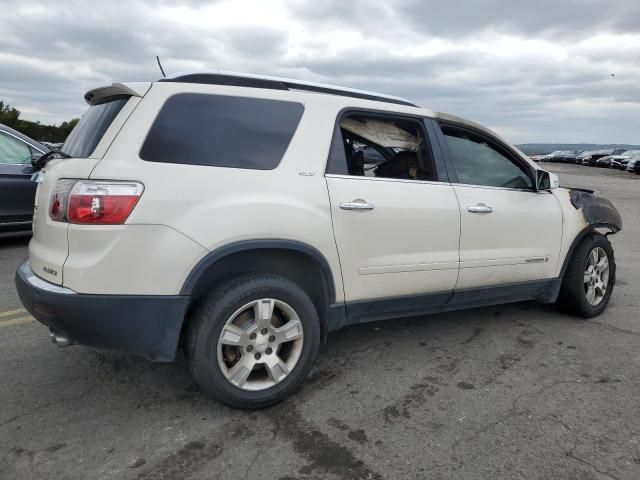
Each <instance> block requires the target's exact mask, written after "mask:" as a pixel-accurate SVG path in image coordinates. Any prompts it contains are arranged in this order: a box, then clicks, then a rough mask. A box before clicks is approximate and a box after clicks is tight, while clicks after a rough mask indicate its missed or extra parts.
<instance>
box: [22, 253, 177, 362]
mask: <svg viewBox="0 0 640 480" xmlns="http://www.w3.org/2000/svg"><path fill="white" fill-rule="evenodd" d="M16 287H17V290H18V295H19V296H20V300H21V301H22V304H23V305H24V307H25V308H26V309H27V311H28V312H29V313H30V314H31V315H33V316H34V317H35V318H36V319H37V320H38V321H39V322H40V323H42V324H44V325H46V326H48V327H49V328H51V329H52V330H53V331H54V332H56V333H59V334H61V335H64V336H65V337H67V338H69V339H70V340H72V341H74V342H76V343H80V344H83V345H88V346H92V347H97V348H103V349H107V350H118V351H121V352H127V353H133V354H135V355H139V356H141V357H144V358H147V359H149V360H154V361H160V362H169V361H171V360H173V359H174V357H175V353H176V349H177V346H178V339H179V338H180V330H181V328H182V322H183V320H184V317H185V313H186V311H187V307H188V304H189V297H188V296H181V295H175V296H170V295H91V294H83V293H76V292H74V291H73V290H70V289H68V288H64V287H60V286H58V285H54V284H52V283H49V282H47V281H45V280H42V279H41V278H39V277H37V276H36V275H35V274H34V273H33V271H32V270H31V267H30V266H29V262H24V263H23V264H22V265H20V267H19V268H18V271H17V272H16Z"/></svg>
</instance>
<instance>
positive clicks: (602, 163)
mask: <svg viewBox="0 0 640 480" xmlns="http://www.w3.org/2000/svg"><path fill="white" fill-rule="evenodd" d="M612 160H613V155H607V156H606V157H602V158H599V159H598V160H596V167H598V168H609V167H611V161H612Z"/></svg>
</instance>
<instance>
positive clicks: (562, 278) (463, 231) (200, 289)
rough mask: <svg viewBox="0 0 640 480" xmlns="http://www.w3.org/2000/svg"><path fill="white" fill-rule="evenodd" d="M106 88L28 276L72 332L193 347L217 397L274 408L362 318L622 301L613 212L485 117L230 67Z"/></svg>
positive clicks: (24, 295)
mask: <svg viewBox="0 0 640 480" xmlns="http://www.w3.org/2000/svg"><path fill="white" fill-rule="evenodd" d="M85 100H86V101H87V103H88V104H89V105H90V107H89V110H88V111H87V113H85V115H84V116H83V117H82V120H81V121H80V123H79V124H78V125H77V126H76V128H75V129H74V130H73V132H72V133H71V135H70V136H69V138H68V139H67V141H66V142H65V144H64V146H63V147H62V154H63V155H64V156H65V157H69V158H64V159H55V160H51V161H50V162H49V163H48V164H47V165H46V166H45V168H44V169H43V170H42V171H41V172H40V173H38V174H36V175H35V178H34V180H35V181H36V182H38V190H37V198H36V207H35V212H34V222H33V223H34V234H33V239H32V240H31V243H30V244H29V259H28V261H27V262H25V263H24V264H22V265H21V266H20V267H19V269H18V272H17V274H16V284H17V288H18V292H19V295H20V298H21V300H22V302H23V304H24V306H25V307H26V308H27V310H28V311H29V312H30V313H31V314H32V315H33V316H34V317H35V318H36V319H38V320H39V321H40V322H42V323H43V324H45V325H47V326H48V327H49V328H50V329H51V335H52V338H53V340H54V341H55V342H57V343H59V344H61V345H66V344H70V343H74V342H77V343H80V344H84V345H90V346H93V347H99V348H106V349H115V350H120V351H124V352H130V353H133V354H137V355H140V356H142V357H145V358H147V359H151V360H156V361H163V362H167V361H172V360H173V359H174V357H175V354H176V350H177V349H178V347H179V346H183V347H184V348H185V350H186V353H187V357H188V359H189V365H190V369H191V372H192V374H193V376H194V378H195V380H196V381H197V383H198V384H199V386H200V387H201V389H202V390H203V391H204V392H205V393H206V394H207V395H209V396H211V397H213V398H215V399H217V400H219V401H221V402H223V403H225V404H227V405H231V406H234V407H244V408H260V407H264V406H267V405H270V404H273V403H275V402H277V401H279V400H281V399H283V398H284V397H285V396H287V395H289V394H290V393H291V392H292V391H293V390H294V389H295V388H296V387H297V386H299V385H300V384H301V383H302V382H303V380H304V379H305V377H306V375H307V374H308V372H309V370H310V368H311V366H312V364H313V361H314V359H315V357H316V355H317V353H318V349H319V346H320V344H321V342H322V341H323V340H324V339H325V338H326V335H327V332H329V331H332V330H337V329H339V328H341V327H344V326H345V325H350V324H355V323H363V322H369V321H373V320H381V319H391V318H399V317H404V316H413V315H422V314H427V313H437V312H443V311H448V310H457V309H463V308H470V307H477V306H483V305H490V304H498V303H505V302H515V301H521V300H530V299H535V300H538V301H540V302H544V303H552V302H558V303H559V305H560V306H562V307H563V308H564V309H566V310H567V311H569V312H572V313H574V314H577V315H581V316H584V317H591V316H594V315H598V314H599V313H601V312H602V311H603V310H604V309H605V308H606V306H607V304H608V302H609V298H610V297H611V292H612V289H613V285H614V282H615V262H614V257H613V250H612V248H611V245H610V243H609V241H608V240H607V238H606V237H605V236H604V235H603V234H602V233H599V232H598V231H597V230H596V229H598V230H600V231H605V232H608V233H615V232H617V231H618V230H620V228H621V223H622V222H621V219H620V215H619V214H618V212H617V210H616V209H615V208H614V207H613V205H611V203H610V202H608V201H607V200H604V199H601V198H599V197H597V196H595V195H593V193H592V192H590V191H585V190H578V189H564V188H559V187H558V178H557V177H556V176H555V175H553V174H550V173H548V172H545V171H543V170H540V169H538V167H537V166H536V165H535V164H534V163H533V162H531V161H530V160H529V159H528V158H527V157H526V156H525V155H523V154H522V153H521V152H520V151H518V150H517V149H516V148H514V147H512V146H511V145H509V144H508V143H507V142H506V141H504V140H503V139H501V138H500V137H498V136H496V135H495V134H493V133H492V132H491V131H489V130H487V129H486V128H484V127H482V126H480V125H477V124H475V123H472V122H469V121H467V120H463V119H461V118H457V117H454V116H451V115H446V114H441V113H435V112H432V111H429V110H424V109H422V108H419V107H417V106H415V105H413V104H412V103H410V102H409V101H407V100H404V99H401V98H397V97H390V96H385V95H380V94H375V93H372V92H364V91H359V90H351V89H345V88H339V87H333V86H328V85H319V84H312V83H305V82H300V81H295V80H288V79H281V78H273V77H263V76H257V75H240V74H233V73H224V72H214V73H207V72H199V73H184V74H178V75H175V76H172V77H169V78H165V79H162V80H160V81H157V82H153V83H126V84H120V83H116V84H113V85H111V86H108V87H104V88H98V89H95V90H91V91H90V92H88V93H87V94H86V95H85ZM371 149H372V150H374V151H375V152H377V154H379V155H370V154H368V155H366V156H365V155H364V153H363V152H364V151H371Z"/></svg>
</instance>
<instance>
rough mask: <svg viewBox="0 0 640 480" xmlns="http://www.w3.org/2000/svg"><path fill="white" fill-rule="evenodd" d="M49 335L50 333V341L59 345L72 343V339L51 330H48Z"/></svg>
mask: <svg viewBox="0 0 640 480" xmlns="http://www.w3.org/2000/svg"><path fill="white" fill-rule="evenodd" d="M49 335H51V343H55V344H56V345H58V346H59V347H61V348H62V347H68V346H69V345H73V340H71V339H70V338H67V337H65V336H64V335H61V334H59V333H57V332H54V331H53V330H49Z"/></svg>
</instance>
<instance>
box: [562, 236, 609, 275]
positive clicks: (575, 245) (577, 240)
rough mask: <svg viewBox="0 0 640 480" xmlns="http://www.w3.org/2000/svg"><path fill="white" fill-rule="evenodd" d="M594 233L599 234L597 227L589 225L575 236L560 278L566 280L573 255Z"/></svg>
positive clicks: (563, 263) (565, 258)
mask: <svg viewBox="0 0 640 480" xmlns="http://www.w3.org/2000/svg"><path fill="white" fill-rule="evenodd" d="M594 233H598V231H597V230H596V229H595V226H593V225H589V226H588V227H585V228H584V229H582V230H580V232H579V233H578V234H577V235H576V236H575V238H574V239H573V242H571V245H569V249H568V250H567V254H566V255H565V257H564V261H563V262H562V269H561V270H560V274H559V275H558V278H562V279H564V276H565V273H566V272H567V268H569V262H570V261H571V259H572V258H573V254H574V253H575V251H576V248H578V245H580V243H582V241H583V240H584V239H585V238H587V237H588V236H589V235H592V234H594ZM614 281H615V278H614Z"/></svg>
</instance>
